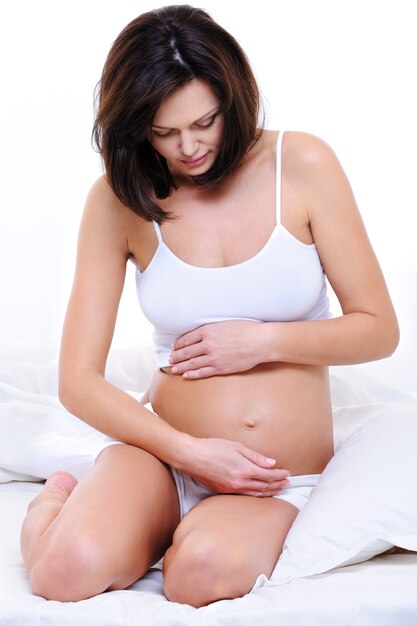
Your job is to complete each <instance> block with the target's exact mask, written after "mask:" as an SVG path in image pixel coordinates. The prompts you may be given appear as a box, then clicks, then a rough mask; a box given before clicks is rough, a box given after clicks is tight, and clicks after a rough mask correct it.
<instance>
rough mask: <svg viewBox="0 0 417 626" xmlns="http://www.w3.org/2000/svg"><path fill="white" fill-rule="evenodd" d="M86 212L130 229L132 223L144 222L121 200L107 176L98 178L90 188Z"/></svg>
mask: <svg viewBox="0 0 417 626" xmlns="http://www.w3.org/2000/svg"><path fill="white" fill-rule="evenodd" d="M85 211H86V212H88V213H89V214H90V215H93V216H95V217H96V218H97V219H100V220H110V221H112V222H113V223H115V224H116V223H117V224H118V225H120V226H121V227H126V228H129V226H130V225H131V222H132V221H135V222H138V221H139V222H144V220H143V218H141V217H140V216H139V215H137V214H136V213H134V211H132V210H131V209H130V208H129V207H127V206H126V205H124V204H123V203H122V202H121V201H120V200H119V198H118V197H117V196H116V194H115V193H114V191H113V190H112V188H111V186H110V184H109V182H108V180H107V177H106V175H105V174H103V175H102V176H100V177H99V178H97V179H96V180H95V181H94V183H93V184H92V186H91V187H90V190H89V192H88V194H87V200H86V206H85Z"/></svg>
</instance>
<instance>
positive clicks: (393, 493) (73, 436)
mask: <svg viewBox="0 0 417 626" xmlns="http://www.w3.org/2000/svg"><path fill="white" fill-rule="evenodd" d="M154 365H155V361H154V356H153V353H152V346H151V344H150V343H149V344H148V343H143V344H141V345H129V346H125V347H122V348H119V349H113V350H112V351H111V354H110V358H109V363H108V368H107V372H106V375H107V377H108V378H109V379H110V380H112V382H114V383H115V384H117V385H119V386H120V387H122V388H123V389H125V390H127V391H129V393H132V394H133V395H134V396H136V397H140V394H141V393H142V392H143V391H144V390H145V388H146V384H147V381H148V380H149V377H150V375H151V372H152V370H153V368H154ZM56 389H57V350H56V347H54V346H49V347H48V346H47V347H45V346H41V347H34V346H32V348H28V345H27V344H26V345H24V346H21V347H14V346H8V347H7V349H6V348H5V349H3V350H2V353H1V359H0V482H1V484H0V550H1V552H0V554H1V559H0V625H1V626H3V625H8V626H26V625H27V626H35V625H36V626H39V625H42V626H43V625H51V626H65V625H66V624H68V625H71V626H73V625H74V624H77V626H84V625H85V626H87V625H93V624H94V625H95V626H119V625H120V626H121V625H126V624H129V625H135V624H138V625H139V624H140V625H143V626H146V625H148V624H149V625H152V626H157V625H164V626H179V625H184V626H185V625H187V624H195V625H198V624H201V625H203V624H204V625H207V626H215V625H217V624H218V625H225V626H226V625H227V626H231V625H233V626H246V625H247V626H249V625H251V626H252V625H253V624H262V625H263V626H272V625H274V626H275V625H276V624H284V625H285V626H301V625H302V626H305V625H306V624H308V626H316V625H317V626H347V625H355V626H365V625H366V626H368V625H372V626H373V625H375V626H388V625H389V626H394V625H395V626H398V625H401V626H416V625H417V594H416V591H415V590H416V588H417V554H416V551H417V497H416V489H415V486H414V484H413V482H414V476H416V475H417V460H416V458H415V457H417V455H415V454H414V450H415V448H416V442H417V393H415V391H409V392H408V391H404V390H399V389H397V388H395V387H394V386H392V387H390V386H389V385H387V384H386V383H382V382H381V381H380V380H379V379H378V377H375V376H372V375H371V374H370V373H369V372H368V371H367V372H366V373H364V370H363V369H361V368H360V367H350V368H343V367H342V368H331V389H332V402H333V406H334V423H335V446H336V453H335V456H334V458H333V459H332V461H331V462H330V464H329V466H328V467H327V468H326V470H325V472H324V474H323V476H322V479H321V480H320V483H319V485H318V486H317V488H316V489H315V491H314V492H313V495H312V497H311V500H310V501H309V503H308V504H307V506H306V507H305V508H304V509H303V511H302V512H301V513H300V514H299V516H298V517H297V519H296V522H295V524H294V526H293V528H292V529H291V531H290V534H289V535H288V538H287V541H286V544H285V547H284V551H283V554H282V557H281V558H280V560H279V561H278V564H277V566H276V568H275V570H274V572H273V574H272V576H271V578H270V579H266V578H265V577H262V576H261V577H259V579H258V581H257V585H256V587H255V589H254V591H253V592H252V593H251V594H248V595H246V596H244V597H243V598H240V599H237V600H224V601H220V602H216V603H214V604H212V605H210V606H208V607H204V608H201V609H194V608H193V607H190V606H187V605H180V604H176V603H171V602H168V601H167V600H166V599H165V597H164V595H163V592H162V583H161V580H162V575H161V571H160V569H158V568H153V569H151V570H150V571H149V572H148V573H147V574H146V576H145V577H144V578H142V579H141V580H140V581H138V582H136V583H135V584H134V585H132V586H131V587H130V588H129V589H127V590H124V591H111V592H106V593H103V594H101V595H99V596H97V597H94V598H91V599H88V600H85V601H82V602H75V603H61V602H50V601H46V600H45V599H43V598H40V597H37V596H34V595H33V594H32V593H31V591H30V588H29V582H28V577H27V575H26V572H25V569H24V566H23V562H22V558H21V555H20V550H19V532H20V526H21V522H22V519H23V517H24V515H25V511H26V506H27V504H28V502H29V501H30V500H31V499H32V498H33V496H34V495H35V494H36V493H38V491H39V490H40V489H41V487H42V484H43V483H42V481H43V480H44V479H45V478H46V476H48V475H49V473H51V472H52V471H54V470H55V469H66V470H68V471H71V472H72V473H74V474H75V475H76V476H77V477H81V476H82V475H83V474H84V473H85V472H86V471H88V469H89V467H91V465H92V462H93V460H92V459H93V454H92V450H93V449H94V446H95V444H96V439H97V437H101V435H100V434H98V433H96V432H95V431H93V430H92V429H90V428H89V427H88V426H86V425H85V424H83V423H82V422H80V421H79V420H77V419H76V418H74V417H73V416H71V415H70V414H69V413H67V412H66V411H65V410H64V409H63V408H62V407H61V405H60V404H59V401H58V399H57V395H56ZM389 450H390V451H391V452H390V454H388V451H389ZM393 546H399V547H401V548H402V550H403V552H402V553H392V548H393Z"/></svg>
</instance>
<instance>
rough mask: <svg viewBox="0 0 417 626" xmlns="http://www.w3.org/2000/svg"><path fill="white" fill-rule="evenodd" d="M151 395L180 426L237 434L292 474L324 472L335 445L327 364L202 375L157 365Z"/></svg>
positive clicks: (208, 433) (197, 432) (193, 431)
mask: <svg viewBox="0 0 417 626" xmlns="http://www.w3.org/2000/svg"><path fill="white" fill-rule="evenodd" d="M149 400H150V402H151V403H152V406H153V409H154V410H155V412H156V413H157V414H158V415H159V416H160V417H161V418H162V419H164V420H165V421H167V422H168V423H169V424H171V426H173V427H174V428H176V429H177V430H181V431H182V432H187V433H188V434H190V435H192V436H195V437H220V438H224V439H230V440H233V441H239V442H241V443H243V444H244V445H246V446H248V447H250V448H252V449H254V450H256V451H257V452H260V453H262V454H265V455H266V456H272V457H273V458H276V459H277V461H278V463H279V464H280V465H281V464H282V463H284V464H285V465H281V466H282V467H286V469H289V470H290V471H291V472H292V473H295V472H296V473H298V474H300V473H316V472H320V471H322V469H323V467H324V466H325V465H326V463H327V461H328V460H329V458H330V456H331V454H332V452H333V434H332V416H331V404H330V392H329V386H328V376H327V368H322V367H316V366H300V365H287V364H262V365H259V366H257V367H255V368H253V369H252V370H249V371H248V372H242V373H238V374H231V375H226V376H215V377H214V376H213V377H210V378H205V379H199V380H185V379H183V378H182V377H181V376H178V375H172V374H167V373H165V372H162V371H159V370H158V371H157V372H156V373H155V375H154V377H153V380H152V384H151V387H150V389H149ZM289 464H291V467H289Z"/></svg>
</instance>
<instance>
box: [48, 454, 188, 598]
mask: <svg viewBox="0 0 417 626" xmlns="http://www.w3.org/2000/svg"><path fill="white" fill-rule="evenodd" d="M178 522H179V503H178V496H177V491H176V487H175V482H174V479H173V477H172V474H171V472H170V470H169V469H168V468H167V467H166V466H165V465H164V464H163V463H161V461H159V460H158V459H157V458H156V457H154V456H153V455H151V454H149V453H148V452H145V451H144V450H141V449H139V448H136V447H134V446H130V445H125V444H118V445H113V446H110V447H109V448H106V449H105V450H104V451H103V452H102V453H101V454H100V456H99V458H98V459H97V461H96V464H95V466H94V468H93V469H92V470H91V471H90V472H89V473H88V474H87V475H86V476H85V477H84V478H83V479H82V480H81V481H80V482H79V483H78V484H77V486H76V487H75V489H74V491H73V492H72V493H71V495H70V496H69V498H68V500H67V501H66V502H65V504H64V506H63V508H62V510H61V511H60V513H59V514H58V516H57V518H56V519H55V520H54V522H52V524H51V525H50V527H49V528H48V529H47V531H46V532H45V533H44V534H43V536H42V537H41V538H40V539H39V543H38V545H37V551H38V553H39V559H38V560H39V562H40V564H41V566H42V560H43V567H44V571H45V572H46V573H47V574H48V572H49V576H50V577H52V578H53V577H54V574H55V576H56V578H57V579H58V578H59V577H60V576H61V577H62V580H63V582H62V584H63V585H64V586H68V587H72V588H73V589H74V591H73V592H72V593H73V596H74V599H76V596H77V595H81V596H84V597H88V596H91V595H95V594H96V593H100V592H101V591H104V590H105V589H108V588H111V589H122V588H125V587H127V586H128V585H130V584H131V583H133V582H134V581H135V580H137V579H138V578H139V577H140V576H142V575H143V574H144V573H145V572H146V570H147V569H149V567H150V566H151V565H153V564H154V563H155V562H157V561H158V560H159V559H160V558H161V557H162V556H163V554H164V553H165V550H166V549H167V547H168V546H169V545H170V544H171V541H172V535H173V532H174V530H175V528H176V526H177V525H178ZM48 568H49V569H48ZM57 585H58V582H57Z"/></svg>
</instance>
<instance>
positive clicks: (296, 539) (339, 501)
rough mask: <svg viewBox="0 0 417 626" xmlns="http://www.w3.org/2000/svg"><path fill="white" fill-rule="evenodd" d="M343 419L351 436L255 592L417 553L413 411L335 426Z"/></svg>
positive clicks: (345, 415)
mask: <svg viewBox="0 0 417 626" xmlns="http://www.w3.org/2000/svg"><path fill="white" fill-rule="evenodd" d="M350 420H352V427H353V431H352V432H351V433H350V434H349V435H348V437H347V438H341V440H340V443H339V444H338V445H337V446H336V449H335V455H334V457H333V458H332V459H331V461H330V463H329V464H328V465H327V467H326V469H325V471H324V472H323V474H322V476H321V478H320V481H319V483H318V485H317V486H316V488H315V489H314V490H313V492H312V494H311V497H310V500H309V502H308V503H307V504H306V506H305V507H304V508H303V509H302V511H300V513H299V514H298V516H297V517H296V519H295V522H294V524H293V526H292V528H291V530H290V532H289V533H288V536H287V539H286V542H285V544H284V549H283V552H282V555H281V557H280V559H279V560H278V563H277V565H276V567H275V569H274V571H273V573H272V575H271V579H270V580H268V579H266V577H265V576H262V577H259V579H258V581H257V585H256V586H257V587H259V586H261V585H277V584H283V583H286V582H289V581H290V580H292V579H294V578H300V577H304V576H311V575H314V574H320V573H322V572H326V571H328V570H330V569H333V568H336V567H340V566H342V565H350V564H353V563H359V562H361V561H365V560H367V559H369V558H371V557H372V556H375V555H376V554H379V553H381V552H384V551H385V550H387V549H389V548H391V547H392V546H394V545H395V546H400V547H402V548H406V549H408V550H413V551H417V489H416V478H417V454H416V450H417V404H416V403H409V404H407V403H401V402H392V403H384V404H375V405H368V406H366V407H348V408H345V409H339V410H338V411H335V424H336V426H338V422H339V423H340V424H339V425H341V426H343V422H345V423H346V422H348V421H350ZM358 422H360V423H361V425H360V426H358ZM355 426H356V428H355ZM342 430H343V428H342Z"/></svg>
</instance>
